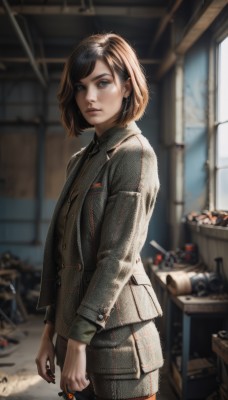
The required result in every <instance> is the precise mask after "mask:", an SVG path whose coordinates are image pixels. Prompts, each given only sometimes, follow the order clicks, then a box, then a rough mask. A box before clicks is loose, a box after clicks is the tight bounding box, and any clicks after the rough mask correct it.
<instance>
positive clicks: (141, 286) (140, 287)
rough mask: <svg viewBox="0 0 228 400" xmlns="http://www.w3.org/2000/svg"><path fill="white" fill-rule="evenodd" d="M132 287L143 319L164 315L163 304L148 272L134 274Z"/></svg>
mask: <svg viewBox="0 0 228 400" xmlns="http://www.w3.org/2000/svg"><path fill="white" fill-rule="evenodd" d="M130 287H131V291H132V295H133V297H134V301H135V305H136V307H137V310H138V314H139V317H140V318H141V319H142V320H144V321H145V320H148V319H153V318H155V317H157V316H158V315H162V309H161V306H160V304H159V302H158V299H157V296H156V294H155V292H154V290H153V288H152V286H151V282H150V279H149V277H148V276H147V275H146V273H145V274H133V275H132V277H131V285H130Z"/></svg>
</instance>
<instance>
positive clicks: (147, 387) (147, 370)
mask: <svg viewBox="0 0 228 400" xmlns="http://www.w3.org/2000/svg"><path fill="white" fill-rule="evenodd" d="M66 348H67V340H66V339H65V338H63V337H61V336H59V335H58V336H57V340H56V359H57V364H58V365H59V366H60V368H61V369H62V367H63V364H64V360H65V354H66ZM86 352H87V374H88V378H89V380H90V383H91V384H90V385H89V387H88V388H86V389H84V390H83V391H82V392H81V394H85V399H88V400H90V399H93V398H94V396H95V397H96V398H99V399H105V400H109V399H110V400H123V399H129V398H138V397H145V398H146V397H150V396H152V395H153V394H155V393H156V392H157V391H158V383H159V368H160V367H161V366H162V365H163V357H162V351H161V344H160V339H159V335H158V332H157V329H156V327H155V324H154V322H153V321H144V322H141V323H138V324H132V325H127V326H124V327H121V328H115V329H110V330H107V331H106V330H104V331H102V332H100V333H97V334H95V336H94V337H93V339H92V341H91V344H90V345H89V346H87V349H86Z"/></svg>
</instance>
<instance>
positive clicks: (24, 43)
mask: <svg viewBox="0 0 228 400" xmlns="http://www.w3.org/2000/svg"><path fill="white" fill-rule="evenodd" d="M2 4H3V7H4V9H5V12H6V14H7V15H8V17H9V19H10V22H11V24H12V25H13V28H14V30H15V32H16V34H17V36H18V38H19V40H20V42H21V44H22V46H23V48H24V50H25V52H26V54H27V56H28V58H29V61H30V64H31V66H32V68H33V70H34V72H35V74H36V76H37V78H38V80H39V81H40V83H41V85H42V86H43V87H44V88H46V87H47V83H46V81H45V79H44V78H43V76H42V74H41V72H40V70H39V68H38V66H37V64H36V60H35V58H34V56H33V54H32V52H31V49H30V47H29V45H28V43H27V41H26V39H25V37H24V34H23V32H22V31H21V28H20V26H19V25H18V23H17V20H16V18H15V16H14V15H13V13H12V11H11V9H10V7H9V4H8V3H7V0H2Z"/></svg>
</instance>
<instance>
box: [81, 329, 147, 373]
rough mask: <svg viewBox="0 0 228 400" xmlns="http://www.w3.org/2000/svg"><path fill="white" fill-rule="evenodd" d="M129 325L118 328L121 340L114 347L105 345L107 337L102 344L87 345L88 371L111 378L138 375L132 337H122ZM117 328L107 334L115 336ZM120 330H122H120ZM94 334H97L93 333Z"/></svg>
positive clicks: (138, 365) (136, 356)
mask: <svg viewBox="0 0 228 400" xmlns="http://www.w3.org/2000/svg"><path fill="white" fill-rule="evenodd" d="M126 330H128V331H129V327H126V328H125V327H124V328H119V334H120V335H121V333H122V332H123V336H122V341H121V343H119V345H118V346H116V347H106V345H107V344H108V343H107V342H109V338H108V337H107V339H106V340H105V341H104V343H103V346H102V347H101V344H100V345H99V346H94V345H93V346H92V345H90V346H87V349H86V353H87V371H88V372H89V373H94V374H101V375H103V376H106V377H107V378H109V379H110V378H112V379H114V378H115V379H131V378H136V377H139V375H140V363H139V357H138V354H137V349H136V345H135V340H134V337H133V335H132V333H131V331H130V335H129V336H128V337H127V338H126V337H124V336H125V335H124V332H126ZM117 331H118V329H113V330H112V331H110V333H108V336H109V337H111V336H112V335H114V336H115V334H116V332H117ZM121 331H122V332H121ZM95 336H99V334H98V335H95Z"/></svg>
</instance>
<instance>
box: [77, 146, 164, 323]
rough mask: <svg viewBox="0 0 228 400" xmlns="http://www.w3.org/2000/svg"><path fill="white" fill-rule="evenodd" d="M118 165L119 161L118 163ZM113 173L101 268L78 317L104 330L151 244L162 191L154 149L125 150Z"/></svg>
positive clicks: (99, 262)
mask: <svg viewBox="0 0 228 400" xmlns="http://www.w3.org/2000/svg"><path fill="white" fill-rule="evenodd" d="M138 140H139V139H138ZM113 164H114V163H113ZM116 165H117V167H113V170H111V172H110V176H111V180H110V195H109V197H108V201H107V205H106V208H105V214H104V219H103V223H102V230H101V237H100V245H99V249H98V253H97V265H96V270H95V272H94V275H93V277H92V280H91V281H90V284H89V287H88V289H87V292H86V294H85V296H84V298H83V300H82V302H81V304H80V306H79V308H78V310H77V313H78V314H79V315H81V316H83V317H85V318H87V319H88V320H90V321H92V322H94V323H96V324H97V325H98V326H100V328H104V327H105V325H106V322H107V320H108V318H109V316H110V313H111V310H112V308H113V306H114V304H115V302H116V300H117V298H118V296H119V294H120V292H121V290H122V289H123V287H124V285H125V284H126V283H127V282H128V280H129V278H130V276H131V274H132V267H133V266H134V265H135V261H136V257H137V256H138V255H139V252H140V250H141V248H142V246H143V244H144V242H145V239H146V235H147V230H148V224H149V220H150V217H151V214H152V211H153V208H154V203H155V199H156V195H157V192H158V189H159V180H158V171H157V160H156V156H155V154H154V152H153V150H152V149H151V147H149V145H148V146H145V145H144V147H143V146H142V145H141V146H136V148H133V149H132V148H129V149H126V151H124V152H122V154H121V157H120V159H119V160H118V162H115V166H116Z"/></svg>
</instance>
